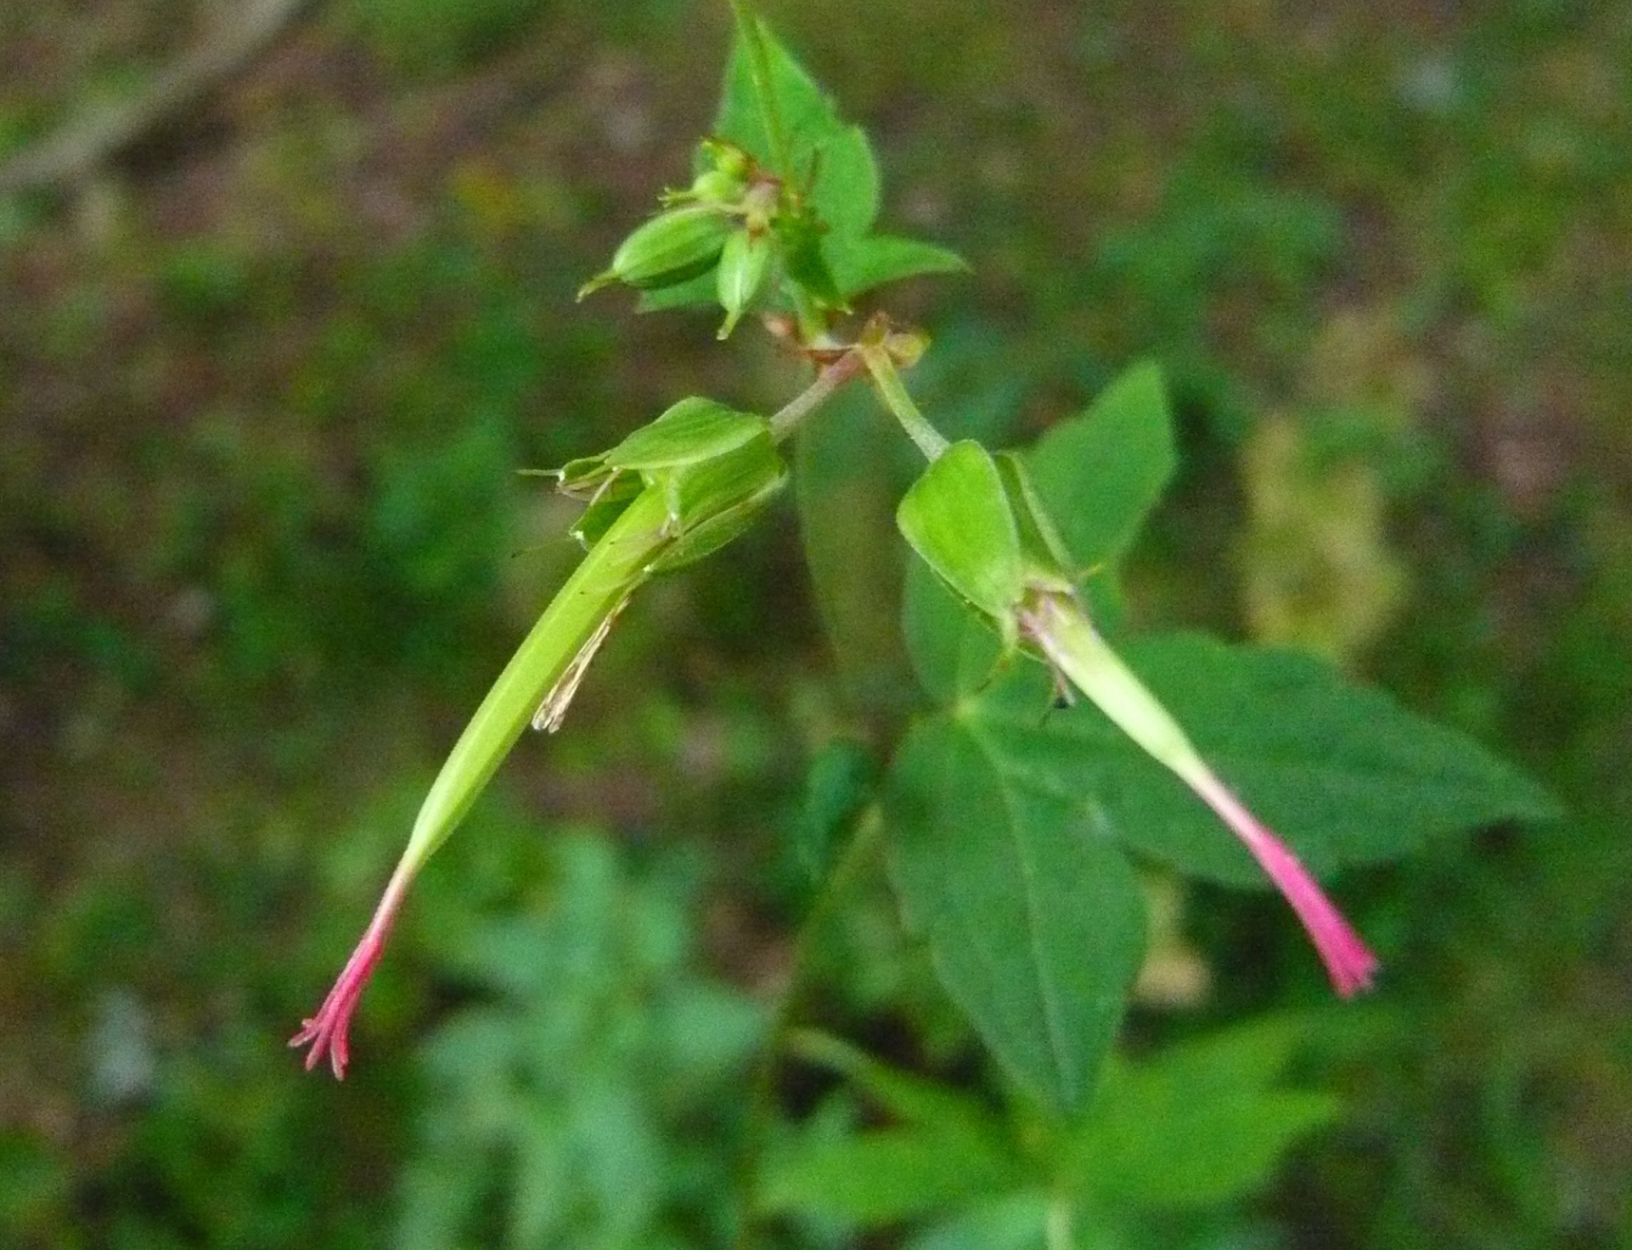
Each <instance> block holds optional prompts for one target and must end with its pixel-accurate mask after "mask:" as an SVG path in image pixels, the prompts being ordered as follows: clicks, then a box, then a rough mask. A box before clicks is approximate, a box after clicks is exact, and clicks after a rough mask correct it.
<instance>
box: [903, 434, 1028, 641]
mask: <svg viewBox="0 0 1632 1250" xmlns="http://www.w3.org/2000/svg"><path fill="white" fill-rule="evenodd" d="M896 521H897V524H898V525H899V526H900V529H901V533H902V534H903V535H905V537H906V539H907V542H908V543H910V544H911V545H912V549H913V550H914V551H916V552H917V553H918V554H919V556H921V557H922V558H923V560H924V562H925V563H926V564H928V565H929V566H930V568H932V569H934V570H935V572H936V573H937V574H938V575H939V576H940V577H941V579H942V580H943V581H945V582H946V584H947V585H949V586H951V587H952V589H954V590H955V591H957V593H958V594H959V595H961V596H962V597H963V598H964V599H966V600H968V601H969V602H970V603H971V604H973V605H974V606H975V607H976V608H978V609H980V610H981V611H982V612H985V613H986V614H987V615H988V616H991V617H994V618H998V619H999V620H1003V619H1006V618H1007V617H1008V616H1009V614H1010V612H1011V610H1012V609H1013V607H1014V606H1015V604H1017V603H1018V602H1019V601H1020V596H1021V594H1022V593H1023V592H1024V589H1025V586H1024V580H1023V575H1022V567H1021V561H1020V537H1019V533H1018V531H1017V530H1016V529H1015V523H1014V516H1013V514H1012V513H1011V511H1010V509H1009V501H1008V496H1007V494H1006V493H1005V492H1004V490H1003V481H1002V478H1001V477H1000V476H999V474H998V471H997V466H996V465H995V464H994V463H993V461H992V457H991V455H990V454H989V453H988V452H987V451H986V449H985V448H984V447H982V446H981V445H980V444H979V443H977V442H975V441H973V440H972V439H966V440H964V441H963V442H961V443H954V444H953V445H952V446H951V447H949V448H947V449H946V451H945V452H944V453H943V454H942V455H941V457H940V458H939V459H938V460H936V461H935V462H934V463H933V464H931V465H930V466H929V468H928V469H926V470H925V471H924V474H923V476H922V477H920V478H919V479H918V480H917V481H916V482H914V483H913V484H912V487H911V489H910V490H908V491H907V494H906V497H905V498H903V499H902V500H901V506H900V508H899V509H898V510H897V512H896Z"/></svg>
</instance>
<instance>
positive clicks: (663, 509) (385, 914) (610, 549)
mask: <svg viewBox="0 0 1632 1250" xmlns="http://www.w3.org/2000/svg"><path fill="white" fill-rule="evenodd" d="M688 411H689V410H688ZM745 419H747V418H745ZM755 420H758V421H759V429H758V430H757V431H750V434H751V437H750V438H749V439H748V440H747V441H746V442H742V441H740V440H739V445H737V446H733V447H728V448H727V450H726V451H724V452H723V453H721V454H717V455H713V456H707V457H704V458H702V459H700V460H688V459H686V458H685V457H683V456H680V455H678V454H677V453H674V451H673V449H670V451H671V454H669V455H668V456H667V457H665V458H663V459H664V467H663V468H662V469H661V470H657V471H653V472H652V473H651V474H650V475H649V476H648V477H647V479H646V485H645V487H644V489H642V490H640V491H639V493H638V494H636V495H635V497H634V498H633V499H632V500H630V501H629V502H628V504H627V505H626V506H624V507H623V509H622V511H621V512H620V513H619V515H618V516H617V518H616V519H615V520H613V521H612V522H611V523H610V524H609V525H608V526H607V528H606V529H605V532H604V533H602V534H601V536H600V538H599V539H598V540H597V541H596V542H595V543H594V545H593V546H591V547H590V549H589V552H588V554H586V555H585V557H584V559H583V561H582V562H581V563H580V564H579V566H578V568H577V570H576V571H575V572H574V573H573V574H572V576H571V577H570V578H568V579H567V582H566V584H565V585H564V586H562V587H561V589H560V591H559V592H558V593H557V594H556V596H555V598H554V599H552V600H551V601H550V605H549V607H547V608H546V609H545V611H544V614H543V615H542V616H541V617H539V619H538V623H537V624H535V625H534V626H533V628H532V630H531V631H530V632H529V633H528V635H527V637H526V638H525V639H524V640H523V641H522V644H521V646H520V647H519V648H518V649H517V651H516V653H515V655H514V656H512V657H511V659H510V662H509V663H508V664H506V665H505V667H504V671H503V672H502V673H500V674H499V678H498V680H497V681H495V682H494V683H493V687H492V689H490V690H489V691H488V693H487V697H486V698H484V699H483V700H482V703H481V705H480V706H479V707H478V708H477V709H476V713H475V715H474V716H472V717H471V719H470V723H469V724H468V725H467V726H466V727H465V731H464V733H462V734H461V735H460V736H459V740H458V741H457V742H456V743H455V744H454V747H453V750H452V751H451V752H450V753H449V755H448V758H447V760H446V762H444V763H443V765H442V770H441V772H439V773H438V774H437V777H436V780H435V782H433V783H432V785H431V789H430V792H429V793H428V794H427V795H426V796H425V802H424V804H423V805H422V806H421V807H420V810H419V816H418V817H417V819H416V820H415V821H414V828H413V832H412V833H411V834H410V836H409V839H408V846H407V848H406V849H405V850H404V851H403V854H402V858H401V859H400V860H399V861H398V862H397V866H396V869H395V871H394V872H393V873H392V875H391V880H390V882H389V883H388V884H387V886H386V889H385V893H384V895H383V896H382V897H381V899H380V902H379V905H378V906H377V907H376V908H375V911H374V916H373V918H372V919H371V920H370V922H369V925H368V928H367V929H366V930H365V931H364V933H363V936H362V938H361V940H360V941H359V942H358V943H357V947H356V949H355V950H353V951H352V954H351V957H350V959H348V960H347V961H346V964H345V967H344V968H342V969H341V972H340V976H339V977H338V978H337V979H336V981H335V983H334V987H333V988H332V989H331V990H330V991H329V994H328V996H327V997H326V998H325V999H324V1000H323V1004H322V1006H320V1007H319V1008H318V1010H317V1013H316V1014H315V1015H313V1016H312V1017H310V1018H309V1019H307V1020H305V1021H303V1022H302V1028H301V1030H300V1032H299V1033H297V1034H296V1035H295V1036H294V1037H293V1038H291V1039H290V1043H289V1044H290V1045H291V1046H307V1045H309V1046H310V1047H311V1049H310V1051H308V1052H307V1055H306V1066H307V1068H308V1069H310V1068H312V1067H315V1066H316V1065H317V1064H318V1063H319V1062H320V1061H321V1060H322V1058H323V1057H324V1056H325V1055H327V1056H328V1059H329V1064H330V1066H331V1067H332V1068H333V1070H334V1074H335V1076H336V1077H344V1075H345V1069H346V1063H347V1061H348V1059H349V1057H350V1054H349V1041H348V1036H347V1035H348V1031H349V1029H350V1024H351V1017H352V1014H353V1012H354V1011H355V1010H356V1007H357V1003H358V1000H359V999H360V998H361V996H362V992H363V988H364V986H365V985H367V983H368V979H369V977H370V976H371V975H372V974H373V971H374V967H375V965H376V964H377V963H378V962H379V959H380V955H381V954H382V953H383V951H384V949H385V942H386V939H387V937H388V936H389V935H390V931H391V926H392V924H393V923H394V922H395V920H396V917H397V914H398V912H399V911H400V910H401V908H402V903H403V900H404V898H405V897H406V895H407V891H408V887H409V885H410V884H411V883H412V881H413V879H414V877H415V875H416V874H417V873H418V872H419V870H420V869H421V868H422V867H423V866H424V864H425V861H426V860H428V859H429V858H430V857H431V856H432V855H433V854H434V853H435V852H436V850H437V849H438V848H439V847H440V846H441V845H442V844H443V843H444V842H445V841H447V839H448V836H449V835H450V834H452V833H453V831H454V829H456V828H457V827H458V825H459V822H460V821H461V820H463V819H464V817H465V815H466V813H467V812H469V810H470V808H471V805H472V804H474V803H475V802H476V799H477V798H478V796H480V794H481V792H482V790H483V789H484V788H485V787H486V786H487V783H488V782H489V781H490V780H491V779H492V777H493V774H494V772H495V771H497V769H498V767H499V765H500V763H502V762H503V760H504V757H505V756H506V755H507V754H509V752H510V748H511V747H513V746H514V745H515V743H516V740H517V739H518V738H519V737H520V736H521V734H522V732H523V731H524V730H525V729H526V728H527V726H528V724H529V723H539V724H541V725H543V726H545V727H547V728H554V727H555V726H556V725H558V724H559V723H560V719H561V715H562V713H563V712H564V711H565V709H566V704H567V701H568V700H569V699H570V698H571V697H572V693H573V691H574V690H576V689H577V686H578V682H579V681H580V680H581V679H582V677H583V673H584V669H585V667H586V666H587V664H588V662H589V660H590V658H591V657H592V656H593V655H594V653H595V650H596V649H597V648H598V647H599V646H600V644H601V641H602V640H603V639H604V638H605V637H606V633H607V630H608V628H609V627H610V625H611V622H612V620H613V618H614V617H615V616H616V615H617V614H618V612H619V611H621V610H622V608H623V605H624V604H625V603H626V602H628V600H629V597H630V596H631V595H632V594H633V593H634V592H635V590H636V589H638V588H639V587H640V585H641V584H642V583H643V582H644V581H646V580H647V578H648V577H650V576H652V575H653V574H654V573H657V572H662V571H664V570H667V569H670V568H676V567H680V566H682V565H683V564H685V563H688V562H690V561H691V560H694V559H699V558H701V557H702V556H704V555H706V554H708V553H709V552H711V551H713V550H715V549H716V548H717V547H718V546H720V545H722V544H723V543H725V542H728V541H730V539H731V538H733V537H735V535H736V534H738V533H740V532H741V530H742V528H743V527H745V526H746V525H747V524H748V522H749V521H750V520H751V519H752V517H753V515H754V514H755V513H756V512H757V511H758V509H759V508H760V507H761V506H762V505H763V504H764V503H765V501H766V500H767V499H768V498H769V497H770V496H771V495H772V494H774V493H775V491H776V490H777V489H779V488H780V486H781V485H782V482H783V480H784V477H785V469H784V467H783V465H782V462H781V461H780V459H778V458H777V456H776V454H775V452H774V450H773V449H772V444H771V438H770V429H769V425H768V424H767V423H766V422H764V421H763V419H757V418H756V419H755ZM705 433H706V431H705ZM710 445H712V444H710ZM535 715H536V721H535Z"/></svg>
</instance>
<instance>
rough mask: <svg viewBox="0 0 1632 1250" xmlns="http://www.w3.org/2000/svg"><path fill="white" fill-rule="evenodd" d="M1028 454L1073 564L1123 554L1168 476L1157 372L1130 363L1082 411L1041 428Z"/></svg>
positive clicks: (1171, 461) (1168, 447)
mask: <svg viewBox="0 0 1632 1250" xmlns="http://www.w3.org/2000/svg"><path fill="white" fill-rule="evenodd" d="M1026 459H1027V462H1028V463H1029V464H1030V466H1031V474H1032V480H1033V481H1034V482H1035V483H1036V486H1037V492H1038V494H1039V495H1041V497H1042V499H1043V502H1044V503H1045V504H1046V505H1047V507H1048V511H1049V514H1050V515H1051V516H1052V517H1053V518H1054V524H1055V525H1056V526H1057V527H1058V528H1059V531H1060V537H1061V538H1063V539H1064V540H1065V545H1066V548H1067V549H1068V550H1069V551H1070V552H1071V554H1072V555H1073V556H1074V557H1075V558H1076V561H1077V563H1078V565H1079V566H1080V567H1083V568H1088V567H1092V566H1093V565H1097V564H1101V563H1103V562H1105V561H1108V560H1114V559H1115V558H1116V557H1118V556H1120V555H1122V554H1123V553H1124V552H1125V551H1126V550H1127V549H1128V548H1129V547H1130V546H1132V545H1133V540H1134V538H1135V537H1137V536H1138V533H1139V527H1140V526H1141V525H1143V524H1144V520H1145V516H1146V514H1147V513H1148V512H1149V511H1150V510H1151V508H1153V507H1154V506H1155V504H1156V501H1157V500H1158V499H1160V498H1161V495H1162V491H1163V490H1165V489H1166V487H1167V483H1168V480H1169V479H1170V478H1171V477H1172V476H1173V469H1174V466H1175V453H1174V448H1173V422H1172V418H1171V416H1170V415H1169V413H1168V407H1167V395H1166V392H1165V390H1164V388H1163V386H1162V375H1161V371H1160V370H1159V369H1157V367H1156V366H1155V365H1153V364H1143V365H1136V366H1134V367H1133V368H1131V369H1129V370H1128V371H1127V372H1126V373H1124V374H1122V375H1121V376H1120V377H1119V378H1117V379H1116V381H1114V382H1112V383H1111V385H1110V386H1108V387H1106V388H1105V390H1104V391H1103V392H1102V393H1101V394H1100V395H1099V397H1098V398H1097V399H1095V400H1094V402H1093V404H1092V405H1091V406H1090V407H1089V409H1088V411H1087V412H1085V413H1083V414H1082V415H1081V416H1079V417H1073V418H1072V419H1071V420H1069V421H1062V422H1060V423H1059V424H1058V425H1056V426H1054V427H1053V428H1052V429H1050V430H1049V431H1048V432H1047V433H1045V434H1044V435H1043V436H1042V438H1041V439H1039V440H1038V442H1037V445H1036V446H1035V447H1034V448H1032V449H1031V451H1030V452H1028V453H1027V456H1026Z"/></svg>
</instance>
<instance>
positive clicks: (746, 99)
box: [714, 22, 879, 236]
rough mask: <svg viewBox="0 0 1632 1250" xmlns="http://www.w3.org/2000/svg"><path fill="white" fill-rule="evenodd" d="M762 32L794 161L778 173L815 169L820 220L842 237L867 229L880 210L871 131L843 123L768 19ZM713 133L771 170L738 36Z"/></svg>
mask: <svg viewBox="0 0 1632 1250" xmlns="http://www.w3.org/2000/svg"><path fill="white" fill-rule="evenodd" d="M760 29H761V31H762V32H763V34H764V40H765V47H766V52H767V54H768V59H769V61H770V71H771V90H772V91H773V92H774V93H775V95H776V108H777V112H778V114H779V116H780V118H781V122H782V128H783V131H784V132H785V134H786V136H787V141H788V148H789V153H788V155H789V158H790V159H791V160H792V161H793V164H794V168H793V169H792V170H776V172H777V173H779V174H782V175H784V176H786V177H791V178H792V179H793V181H794V182H795V183H796V184H798V185H800V186H803V185H804V184H805V182H806V180H807V179H809V178H810V177H811V175H812V174H813V173H814V174H815V182H814V185H813V186H812V188H811V195H810V202H811V204H812V205H813V206H814V207H815V209H816V211H817V213H818V214H820V216H821V218H822V220H823V221H824V222H826V223H827V225H828V226H829V227H830V228H831V229H832V230H834V231H835V232H836V233H839V234H845V235H854V236H860V235H863V234H865V233H866V232H867V231H868V230H869V229H870V228H871V227H872V224H873V219H874V218H875V217H876V216H877V215H878V204H879V173H878V162H877V160H876V159H875V158H874V156H873V151H872V146H871V145H870V144H869V143H868V142H867V136H866V134H865V133H863V131H862V130H861V128H860V127H859V126H851V125H846V124H845V123H844V122H843V121H841V120H840V119H839V115H838V111H837V110H836V109H835V108H834V106H833V103H832V101H831V100H829V99H828V97H827V96H826V95H825V94H824V93H823V91H822V89H821V88H820V87H819V86H817V84H816V81H815V79H813V78H812V77H811V76H810V75H809V74H808V73H806V72H805V69H804V67H803V66H801V65H800V64H799V62H798V61H796V60H794V58H793V55H792V54H791V53H790V52H789V51H788V50H787V49H786V48H785V47H783V46H782V44H781V42H780V41H779V40H778V39H777V38H776V36H775V35H773V34H772V33H771V30H770V28H769V27H768V26H766V25H765V23H764V22H761V23H760ZM714 130H715V133H716V134H718V135H719V136H720V137H721V138H725V139H729V140H731V141H732V142H733V143H736V144H738V145H740V146H741V147H743V148H745V149H747V150H748V151H749V152H751V153H752V154H753V155H754V156H755V157H756V158H757V159H758V160H759V161H760V163H761V164H764V165H767V166H771V167H773V168H774V162H773V160H772V153H771V144H770V139H769V137H768V134H767V131H766V125H765V119H764V117H763V116H762V114H761V111H760V102H759V96H758V93H757V92H756V91H755V89H754V81H753V74H752V72H751V70H750V61H749V57H748V53H747V49H746V48H744V47H743V45H742V40H741V39H738V40H736V42H735V43H734V45H733V47H732V49H731V60H730V63H729V64H728V65H727V67H726V71H725V87H724V91H723V93H722V96H721V99H720V111H719V115H718V117H717V118H716V120H715V123H714Z"/></svg>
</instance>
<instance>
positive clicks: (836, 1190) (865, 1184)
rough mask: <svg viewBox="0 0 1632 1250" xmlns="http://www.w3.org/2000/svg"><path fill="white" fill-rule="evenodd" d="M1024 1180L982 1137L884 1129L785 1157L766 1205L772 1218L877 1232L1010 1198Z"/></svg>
mask: <svg viewBox="0 0 1632 1250" xmlns="http://www.w3.org/2000/svg"><path fill="white" fill-rule="evenodd" d="M1022 1176H1023V1173H1022V1171H1021V1168H1020V1166H1019V1164H1018V1163H1017V1162H1016V1161H1015V1160H1014V1159H1013V1158H1012V1157H1011V1156H1010V1155H1009V1154H1008V1153H1007V1152H1006V1151H1005V1150H1003V1149H1002V1148H1001V1147H1000V1146H997V1145H994V1144H992V1143H991V1142H989V1141H987V1140H986V1139H985V1138H984V1137H982V1136H977V1135H972V1134H966V1133H960V1132H956V1131H950V1132H949V1131H945V1130H936V1131H931V1130H926V1129H918V1128H891V1129H881V1130H878V1131H876V1132H871V1133H860V1134H857V1135H855V1136H850V1137H842V1138H839V1139H837V1140H827V1141H821V1140H818V1141H811V1142H804V1143H800V1144H799V1145H798V1146H796V1147H794V1148H792V1149H789V1150H787V1151H785V1152H783V1154H782V1155H781V1157H779V1158H777V1159H775V1160H774V1162H773V1164H772V1166H771V1168H770V1169H769V1171H768V1174H767V1175H766V1177H765V1192H764V1197H763V1202H764V1206H765V1209H766V1210H769V1211H789V1210H792V1211H800V1212H804V1213H806V1214H810V1215H822V1216H826V1217H828V1218H830V1219H840V1220H844V1221H846V1222H848V1223H855V1224H860V1225H863V1226H876V1225H881V1224H893V1223H897V1222H899V1221H901V1220H905V1219H910V1218H912V1217H913V1216H917V1215H922V1214H925V1213H926V1212H930V1211H936V1210H940V1209H943V1208H945V1207H949V1206H956V1205H961V1204H962V1203H965V1202H968V1201H969V1200H971V1199H974V1198H979V1197H981V1196H982V1195H997V1194H1001V1193H1004V1192H1006V1191H1007V1190H1009V1189H1011V1188H1013V1187H1014V1186H1015V1185H1016V1184H1018V1183H1020V1181H1021V1180H1022Z"/></svg>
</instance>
